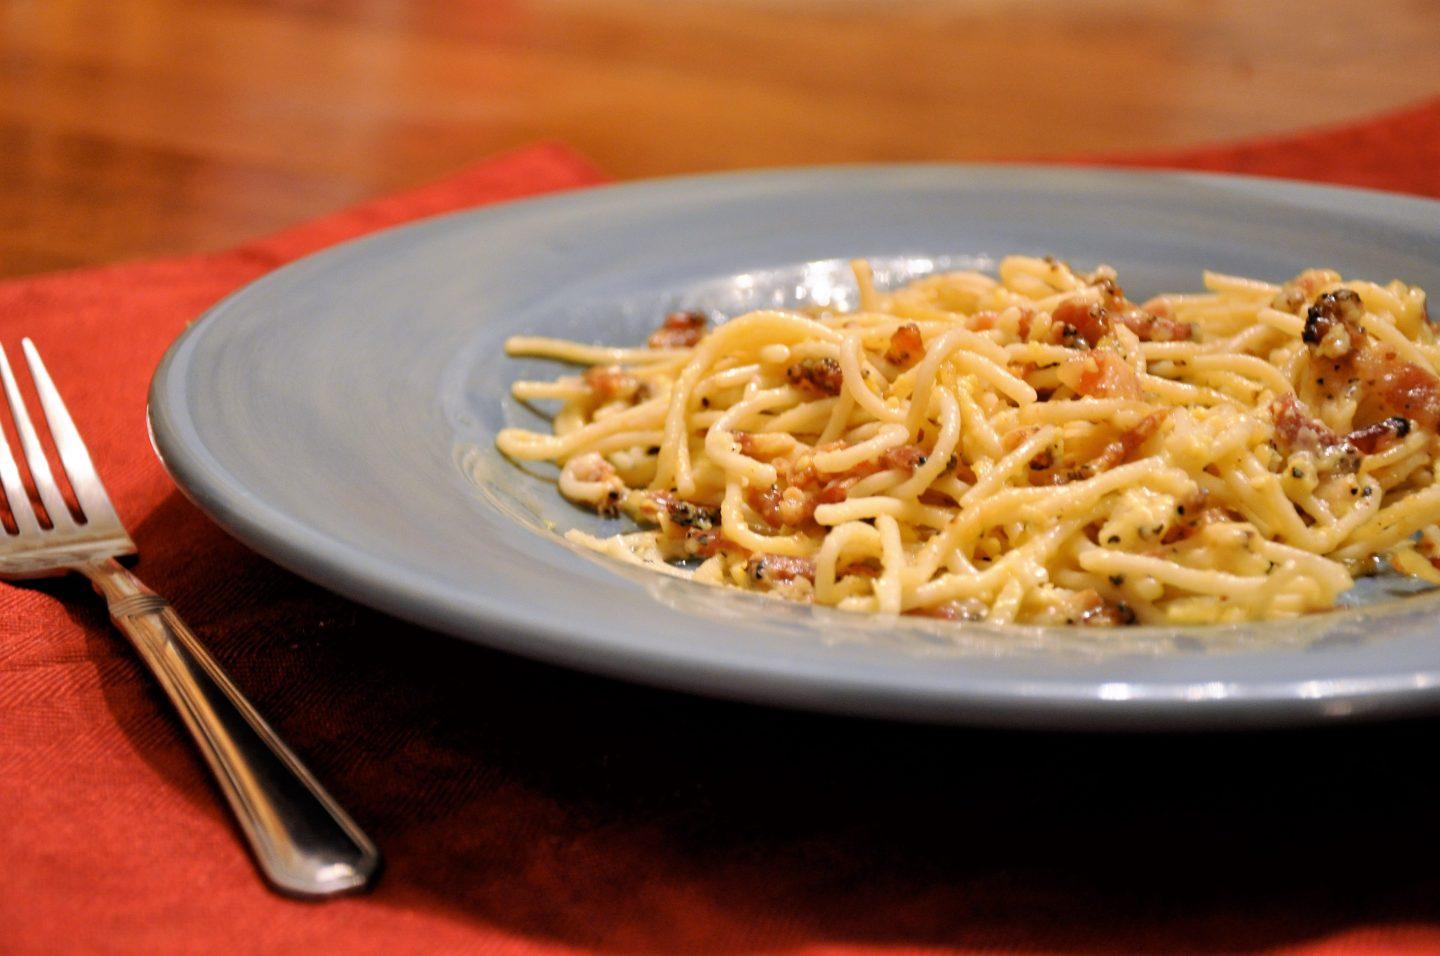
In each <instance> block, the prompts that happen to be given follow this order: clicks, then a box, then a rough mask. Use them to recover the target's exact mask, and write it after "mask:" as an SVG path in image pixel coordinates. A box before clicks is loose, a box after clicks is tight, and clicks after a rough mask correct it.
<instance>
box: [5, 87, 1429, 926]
mask: <svg viewBox="0 0 1440 956" xmlns="http://www.w3.org/2000/svg"><path fill="white" fill-rule="evenodd" d="M1077 161H1080V162H1105V163H1109V164H1115V165H1143V166H1169V167H1176V168H1192V169H1214V170H1230V171H1238V172H1248V173H1255V174H1263V175H1280V176H1288V177H1295V178H1305V179H1313V180H1320V181H1328V182H1337V183H1346V184H1354V185H1362V186H1371V187H1376V188H1382V189H1395V190H1400V191H1408V192H1415V193H1422V194H1426V195H1431V196H1440V100H1434V101H1430V102H1428V103H1424V104H1421V105H1418V106H1416V107H1414V108H1411V109H1408V110H1405V111H1402V112H1399V113H1395V114H1391V115H1388V116H1385V117H1381V118H1379V119H1375V120H1373V121H1368V122H1364V123H1360V124H1353V125H1348V126H1343V127H1337V128H1333V129H1329V130H1322V131H1318V132H1314V133H1308V134H1303V135H1298V136H1291V137H1283V138H1274V139H1269V140H1265V141H1257V142H1251V143H1246V144H1242V145H1236V146H1222V147H1214V148H1206V149H1197V150H1188V151H1184V152H1175V153H1166V154H1154V155H1145V156H1135V157H1121V158H1118V159H1117V158H1103V157H1079V158H1078V159H1077ZM602 178H603V177H602V176H601V175H600V173H599V172H598V171H597V170H596V169H595V168H594V167H592V166H591V165H590V164H589V163H587V162H586V161H585V160H584V159H583V158H581V157H579V156H578V155H576V154H575V153H573V152H572V151H570V150H569V149H567V148H565V147H564V146H560V145H541V146H536V147H531V148H528V149H522V150H518V151H516V152H513V153H510V154H507V155H504V156H501V157H498V158H495V159H491V160H488V161H486V162H483V163H481V164H479V165H477V166H475V167H473V168H471V169H468V170H466V171H464V172H461V173H460V174H458V175H456V176H453V177H450V178H448V179H446V180H443V181H441V182H438V183H435V184H433V185H430V186H426V187H423V188H421V189H417V190H414V191H411V192H408V193H404V194H401V195H397V196H392V197H388V198H385V199H380V200H377V201H374V202H371V203H367V204H364V205H362V206H359V207H356V208H354V209H351V210H347V211H345V212H342V213H339V214H337V215H335V216H331V217H328V218H326V219H323V220H320V221H317V222H314V223H308V224H305V225H302V226H297V227H295V228H293V229H289V230H286V231H285V232H282V233H280V234H278V235H274V236H271V237H268V238H265V239H261V240H258V241H256V242H253V243H248V244H246V245H244V246H241V247H239V248H236V249H234V250H231V251H228V252H223V253H218V254H213V255H201V256H191V257H186V258H179V259H168V260H162V261H156V262H144V263H131V264H122V265H116V266H109V267H105V268H100V269H91V270H85V271H79V272H70V273H61V274H57V275H50V276H41V277H37V278H31V279H22V280H19V281H11V282H6V283H3V284H0V342H3V344H5V345H6V346H7V347H13V346H15V345H17V344H18V340H19V338H20V336H22V335H29V336H31V337H32V338H34V339H35V341H36V343H37V344H38V345H39V347H40V349H41V351H42V353H43V354H44V355H45V356H46V360H47V364H48V365H49V367H50V369H51V372H52V374H53V375H54V376H55V378H56V379H57V382H58V384H59V386H60V389H61V391H62V392H63V394H64V395H65V397H66V399H67V401H68V402H69V404H70V406H71V409H72V412H73V413H74V417H75V419H76V421H77V423H78V425H79V427H80V429H81V432H82V433H83V434H84V436H85V438H86V440H87V442H88V443H89V445H90V449H91V452H92V454H93V456H94V458H95V460H96V464H97V466H98V468H99V470H100V473H101V475H102V477H103V478H104V480H105V482H106V485H107V486H108V487H109V489H110V492H111V495H112V497H113V498H114V500H115V503H116V506H117V509H118V510H119V512H120V514H121V516H122V518H123V519H124V520H125V522H126V524H127V525H128V526H129V527H130V529H131V530H132V532H133V535H134V537H135V539H136V541H137V543H138V544H139V546H140V550H141V554H142V560H141V562H140V564H139V567H138V571H139V573H140V574H141V576H142V577H144V579H145V580H146V581H147V582H148V583H150V584H151V585H152V586H153V587H154V588H155V589H156V590H157V591H159V592H160V593H162V594H165V595H166V596H167V597H169V598H170V599H171V601H172V602H173V603H174V604H175V605H176V607H177V608H178V609H179V610H180V612H181V613H182V615H183V616H184V617H185V618H186V619H187V620H188V621H189V623H190V624H191V625H192V626H193V627H194V629H195V630H196V631H197V632H198V633H199V634H200V635H201V636H202V637H203V639H204V640H205V641H206V643H207V645H208V646H209V647H210V648H211V649H212V651H213V652H214V654H215V656H216V657H217V658H218V659H219V660H220V661H221V662H222V664H223V665H224V666H225V667H226V668H227V669H228V670H229V671H230V673H231V674H232V676H233V677H234V678H235V679H236V681H237V683H238V684H239V685H240V686H241V687H242V688H244V689H245V691H246V693H247V694H249V695H250V697H251V698H252V699H253V700H254V701H255V703H256V705H257V706H258V707H259V709H260V710H261V712H262V713H264V714H266V715H267V716H268V717H269V719H270V720H271V722H272V723H273V724H274V725H275V726H276V727H277V729H278V730H279V731H280V733H281V735H282V736H283V737H284V738H285V739H286V740H288V741H289V742H290V743H291V744H292V745H293V746H294V748H295V749H296V750H297V751H299V752H300V753H301V754H302V755H303V756H304V757H305V758H306V759H307V761H308V762H309V763H310V765H311V766H312V767H313V769H314V770H315V771H316V772H317V773H318V775H319V776H320V777H321V778H322V779H323V780H325V781H326V782H327V783H328V785H329V786H330V787H331V789H332V790H333V792H334V793H335V794H336V796H337V797H338V798H339V799H340V800H341V802H342V803H344V804H345V805H346V806H347V807H348V808H350V810H351V811H352V813H353V815H354V816H355V817H356V818H357V820H358V821H359V822H360V823H361V825H362V826H363V827H365V828H366V829H367V830H368V831H369V832H370V833H371V834H372V835H373V836H374V837H375V838H376V839H377V840H378V841H379V842H380V843H381V845H382V848H383V849H384V851H385V852H386V855H387V859H388V864H389V868H388V872H387V873H386V874H385V876H384V878H383V879H382V881H381V883H380V885H379V887H378V889H377V890H376V891H375V892H374V893H372V894H370V895H368V896H362V897H355V898H350V899H346V900H342V901H336V902H331V903H326V904H323V905H316V904H306V903H300V902H294V901H289V900H285V899H281V898H279V897H276V896H274V895H272V894H271V893H269V892H267V891H266V890H265V889H264V888H263V887H262V886H261V884H260V882H259V880H258V879H257V878H256V876H255V874H254V872H253V870H252V867H251V865H250V862H249V860H248V859H247V858H246V856H245V853H244V850H243V848H242V845H241V842H240V839H239V837H238V836H237V834H236V832H235V830H234V828H233V826H232V824H231V822H230V820H229V818H228V816H227V814H226V811H225V810H224V808H223V806H222V803H221V801H220V798H219V797H218V795H217V793H216V792H215V791H214V790H213V788H212V787H211V785H210V783H209V781H208V779H207V777H206V775H205V773H204V771H203V770H202V767H201V764H200V761H199V760H198V758H197V757H196V755H195V754H194V752H193V751H192V749H191V748H190V746H189V744H188V742H187V741H186V739H185V738H184V736H183V733H182V731H181V730H180V728H179V726H178V722H177V721H176V719H175V718H174V717H173V716H172V714H171V712H170V710H169V707H168V705H167V704H166V702H165V701H164V699H163V697H162V696H161V694H160V692H159V691H158V690H157V689H156V688H155V687H154V686H153V684H152V682H151V680H150V679H149V677H148V676H147V675H146V674H145V673H143V672H142V670H141V669H140V667H139V666H138V665H137V664H136V663H135V661H134V660H133V658H132V656H131V654H130V653H129V651H128V649H127V648H126V646H125V644H124V641H123V639H122V638H120V637H119V636H118V635H117V634H115V633H113V632H112V629H111V628H110V626H109V624H108V622H107V620H106V617H105V612H104V609H103V607H102V606H101V604H100V603H99V602H98V600H96V599H95V598H94V596H93V595H91V594H90V593H89V592H88V590H86V588H85V587H84V586H83V585H82V584H81V583H79V582H77V581H63V580H62V581H56V582H50V583H44V584H40V585H36V586H29V587H14V586H10V585H5V584H0V952H6V953H16V954H19V953H53V952H127V953H128V952H137V953H141V952H143V953H147V954H152V953H206V952H216V953H230V952H236V951H259V952H290V951H295V950H300V949H302V948H304V949H315V950H320V951H345V952H376V953H411V952H414V953H420V952H484V953H552V952H574V951H613V952H641V951H653V952H666V953H677V952H733V951H746V952H753V951H797V952H806V953H818V952H857V953H858V952H881V951H883V952H901V951H907V952H909V951H924V952H941V951H945V952H949V951H990V950H1007V951H1017V950H1028V951H1056V950H1085V951H1109V950H1136V949H1139V950H1153V951H1166V952H1178V951H1198V950H1216V949H1219V950H1227V951H1234V950H1256V949H1273V950H1275V951H1283V952H1307V953H1327V952H1336V953H1338V952H1342V951H1343V952H1347V953H1353V952H1394V951H1401V950H1409V949H1421V948H1430V949H1435V948H1440V913H1437V910H1436V905H1437V904H1436V900H1437V899H1440V878H1437V877H1436V876H1435V874H1434V873H1433V868H1432V867H1431V866H1430V865H1429V864H1428V862H1427V855H1428V849H1427V848H1428V847H1430V846H1434V845H1435V842H1436V838H1437V837H1440V823H1437V815H1436V814H1435V813H1434V810H1433V805H1432V803H1433V801H1432V800H1431V799H1430V798H1429V795H1428V793H1426V792H1424V791H1422V790H1421V789H1420V787H1419V786H1418V785H1417V783H1416V781H1415V779H1413V777H1414V774H1412V768H1419V767H1421V766H1423V765H1425V764H1428V762H1429V754H1430V753H1431V750H1432V748H1433V735H1434V731H1435V730H1436V729H1437V728H1436V726H1435V723H1434V722H1433V721H1416V722H1409V723H1394V724H1389V725H1384V726H1375V727H1357V728H1338V729H1320V730H1315V731H1309V732H1303V733H1298V732H1295V733H1274V734H1253V735H1247V736H1244V737H1234V736H1226V737H1217V736H1200V735H1193V736H1184V737H1126V736H1073V737H1072V736H1068V735H1063V734H1033V733H1030V734H1022V733H1002V732H982V731H966V730H955V729H944V728H928V727H906V726H898V725H891V724H884V723H878V722H870V721H860V720H845V719H839V718H830V717H818V716H810V715H804V714H793V713H787V712H782V711H774V710H766V709H762V708H755V707H747V706H742V705H738V704H728V703H723V702H715V701H707V700H701V699H696V698H690V697H684V696H681V695H675V694H669V693H665V692H661V691H655V690H648V689H644V688H639V687H632V686H629V685H625V684H621V683H617V682H613V681H608V680H603V679H599V678H592V677H587V676H584V675H581V674H577V673H572V672H569V671H564V670H560V669H556V668H551V667H547V666H543V665H539V664H532V663H529V662H526V661H523V660H520V659H517V658H513V657H508V656H505V655H501V654H497V653H493V652H489V651H486V650H484V649H481V648H478V647H474V646H471V645H468V644H465V643H462V642H460V641H454V640H450V639H447V638H444V637H440V636H438V635H434V634H431V633H428V632H426V631H423V630H420V629H418V628H414V627H412V626H410V625H407V624H403V623H400V622H398V621H395V620H393V619H390V618H387V617H385V616H383V615H380V614H377V613H375V612H371V611H369V610H366V609H364V608H362V607H359V606H357V605H354V604H351V603H349V602H346V601H343V600H341V599H339V598H336V597H333V596H331V595H329V594H328V593H326V592H324V591H322V590H321V589H319V588H316V587H314V586H312V585H309V584H307V583H305V582H303V581H301V580H299V579H297V578H295V577H294V576H292V575H290V574H288V573H286V572H284V571H281V570H280V569H278V568H277V567H275V566H273V565H271V564H269V563H268V562H266V561H264V560H262V559H260V558H258V557H257V556H255V555H253V554H252V553H250V552H249V551H248V550H246V549H245V548H244V547H242V546H240V545H239V544H237V543H236V542H234V541H232V540H231V539H229V538H228V537H226V536H225V535H224V534H222V533H221V532H220V531H219V530H218V529H217V528H215V526H213V525H212V524H211V523H210V522H209V521H208V520H206V519H205V518H203V517H202V516H201V515H200V514H199V513H198V512H196V511H195V510H194V508H193V507H192V506H191V505H190V504H189V503H188V502H186V500H185V499H184V498H183V497H182V496H181V495H180V494H179V492H177V491H176V490H175V488H174V486H173V485H172V484H171V483H170V482H169V480H168V479H167V477H166V476H165V474H164V472H163V470H162V469H161V467H160V465H159V463H158V462H157V461H156V460H155V458H154V456H153V454H152V452H151V449H150V444H149V441H148V437H147V435H146V430H145V420H144V408H145V393H146V388H147V385H148V382H149V378H150V375H151V372H152V370H153V369H154V367H155V364H156V363H157V362H158V361H159V359H160V356H161V354H162V353H163V351H164V349H165V347H166V346H167V345H168V344H169V342H170V341H171V340H172V339H173V338H174V337H175V335H176V334H178V333H179V332H180V331H181V329H183V328H184V326H185V324H186V323H187V322H189V321H191V320H193V319H194V318H195V317H196V316H197V315H199V314H200V313H201V312H202V311H203V310H204V309H205V308H207V307H208V306H209V305H211V304H213V303H214V302H215V301H216V300H217V299H219V298H221V297H222V296H224V295H225V294H226V293H228V292H230V291H232V290H234V289H236V288H238V287H239V286H241V285H243V284H245V283H246V282H248V281H250V280H252V279H254V278H256V277H258V276H260V275H262V274H263V273H265V272H267V271H269V270H271V269H273V268H275V267H277V266H279V265H281V264H283V263H284V262H287V261H289V260H291V259H294V258H296V257H297V256H300V255H303V254H305V253H308V252H311V251H313V250H315V249H318V248H321V247H324V246H326V245H329V244H332V243H334V242H338V241H340V240H343V239H347V238H350V237H352V236H356V235H360V234H362V233H365V232H369V231H372V230H374V229H378V228H382V227H384V226H389V225H393V224H396V223H400V222H404V221H408V220H411V219H414V218H417V217H420V216H424V215H429V214H432V213H439V212H445V211H450V210H454V209H460V208H465V207H470V206H478V205H483V204H486V203H491V202H498V201H503V200H509V199H516V198H520V197H522V196H527V195H532V194H536V193H542V192H547V191H554V190H561V189H569V188H576V187H582V186H588V185H592V184H595V183H597V182H600V181H601V180H602Z"/></svg>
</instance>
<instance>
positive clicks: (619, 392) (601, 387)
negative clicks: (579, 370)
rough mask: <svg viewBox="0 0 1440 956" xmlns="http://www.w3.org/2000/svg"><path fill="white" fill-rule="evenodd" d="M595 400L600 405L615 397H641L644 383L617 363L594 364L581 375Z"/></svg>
mask: <svg viewBox="0 0 1440 956" xmlns="http://www.w3.org/2000/svg"><path fill="white" fill-rule="evenodd" d="M583 378H584V381H585V384H586V385H587V386H588V387H589V389H590V392H591V394H593V395H594V396H595V398H596V400H597V401H599V402H600V403H601V404H602V405H603V404H605V403H606V402H613V401H615V400H616V399H622V398H623V399H631V398H643V397H644V394H643V393H644V391H645V386H644V384H643V383H642V382H641V381H640V380H639V379H638V378H636V377H635V376H634V375H631V374H630V373H629V372H627V371H625V370H624V369H622V368H621V367H620V366H618V365H596V366H593V367H591V368H588V369H586V370H585V374H584V376H583Z"/></svg>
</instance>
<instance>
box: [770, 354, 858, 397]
mask: <svg viewBox="0 0 1440 956" xmlns="http://www.w3.org/2000/svg"><path fill="white" fill-rule="evenodd" d="M785 378H786V380H787V381H789V383H790V384H791V385H794V386H795V387H796V388H798V389H800V390H802V391H805V392H809V393H810V394H812V395H839V394H840V387H841V386H842V385H844V384H845V375H844V373H843V372H841V371H840V363H839V362H837V361H835V360H834V359H832V358H818V359H817V358H807V359H801V360H800V361H798V362H796V363H795V364H794V365H791V366H790V367H789V368H787V369H786V370H785Z"/></svg>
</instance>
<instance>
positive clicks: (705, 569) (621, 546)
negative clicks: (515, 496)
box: [497, 256, 1440, 625]
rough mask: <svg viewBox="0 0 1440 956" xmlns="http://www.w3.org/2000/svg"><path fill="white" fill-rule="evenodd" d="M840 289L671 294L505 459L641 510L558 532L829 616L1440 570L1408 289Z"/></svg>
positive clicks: (1055, 609) (1351, 285)
mask: <svg viewBox="0 0 1440 956" xmlns="http://www.w3.org/2000/svg"><path fill="white" fill-rule="evenodd" d="M853 268H854V271H855V277H856V281H857V284H858V287H859V307H858V308H857V309H855V310H853V311H841V310H830V309H825V308H819V307H811V308H807V309H805V310H795V311H781V310H767V311H757V312H751V313H749V314H746V315H741V316H737V317H735V318H732V319H730V320H729V321H726V322H724V323H723V324H720V325H717V326H713V327H712V326H711V324H710V317H708V316H706V315H704V314H701V313H697V312H677V313H672V314H671V315H669V316H667V317H666V318H665V320H664V323H663V325H662V326H661V327H660V328H659V330H657V331H656V332H655V333H654V334H653V335H651V336H650V338H649V341H648V342H647V343H646V344H645V346H643V347H639V348H609V347H599V346H591V345H584V344H579V343H575V342H567V341H561V340H555V339H543V338H533V337H517V338H513V339H511V340H510V341H509V342H508V343H507V351H508V352H509V354H511V355H517V356H535V357H543V358H549V359H554V360H557V361H560V362H565V363H569V364H572V365H577V366H583V367H584V371H583V372H581V373H580V374H574V375H566V376H562V377H560V378H557V379H555V380H553V381H520V382H516V383H515V384H514V386H513V388H512V393H513V395H514V396H515V397H516V398H517V399H519V400H522V401H525V402H532V403H533V402H538V401H542V400H551V401H555V402H558V403H559V407H558V411H557V412H556V413H555V414H554V417H553V423H552V430H551V432H550V433H540V432H534V431H527V430H522V429H514V428H510V429H505V430H503V431H502V432H501V433H500V434H499V436H498V438H497V444H498V446H499V448H500V450H501V451H502V452H503V453H504V454H505V455H507V456H510V457H511V458H513V459H516V460H523V461H537V460H545V461H551V462H555V463H556V464H558V465H559V466H560V475H559V490H560V492H561V494H563V495H564V496H565V497H566V498H568V499H570V500H571V501H573V502H576V503H577V504H581V505H584V506H588V507H591V508H594V509H596V510H598V511H599V512H600V513H602V514H605V515H624V516H626V517H628V518H629V519H631V520H632V521H633V522H635V523H636V525H638V526H639V530H633V531H630V532H628V533H619V534H616V535H614V536H611V537H608V538H596V537H593V536H590V535H586V534H583V533H581V532H579V531H571V532H570V533H569V534H568V535H567V537H569V538H570V539H571V540H572V541H576V542H578V543H580V544H583V545H585V546H588V547H592V548H595V549H597V550H599V551H602V552H605V553H607V554H610V555H612V556H614V557H617V558H620V559H623V560H626V561H632V562H638V563H642V564H646V565H650V566H653V567H655V568H656V569H658V570H662V571H665V572H667V573H671V574H681V575H687V576H689V577H691V578H693V579H694V580H696V581H701V582H708V583H711V584H717V585H729V586H734V587H738V588H744V589H747V590H755V591H763V592H768V593H772V594H775V595H779V596H781V597H785V598H790V599H793V600H799V601H811V602H814V603H817V604H825V605H833V606H836V607H839V608H842V609H846V610H852V611H861V612H880V613H887V614H918V615H927V616H932V617H940V618H948V619H955V620H982V619H983V620H987V621H993V622H1000V623H1007V622H1016V623H1027V624H1060V625H1063V624H1091V625H1095V624H1099V625H1120V624H1133V623H1155V624H1173V623H1197V624H1200V623H1219V622H1232V621H1243V620H1255V619H1266V618H1277V617H1288V616H1295V615H1300V614H1305V613H1309V612H1314V611H1320V610H1324V609H1327V608H1331V607H1333V606H1334V604H1335V602H1336V599H1337V597H1338V596H1339V595H1341V594H1342V593H1344V592H1345V591H1346V590H1347V589H1349V588H1350V587H1352V585H1353V584H1354V580H1355V578H1356V576H1359V575H1363V574H1370V573H1375V572H1376V571H1378V570H1380V569H1382V568H1386V567H1388V568H1393V569H1394V570H1395V571H1398V572H1400V573H1403V574H1406V575H1410V576H1412V577H1417V578H1420V579H1423V580H1424V581H1427V582H1429V583H1432V584H1440V570H1437V567H1440V528H1437V522H1440V482H1437V480H1436V478H1437V467H1440V459H1437V451H1440V443H1437V437H1436V430H1437V426H1440V377H1437V370H1440V343H1437V340H1436V335H1435V332H1434V330H1433V328H1432V326H1431V324H1430V322H1429V318H1428V315H1427V313H1426V305H1425V294H1424V292H1423V291H1421V290H1420V289H1418V288H1412V287H1409V286H1406V285H1404V284H1402V283H1400V282H1398V281H1396V282H1390V283H1389V284H1387V285H1380V284H1377V283H1375V282H1369V281H1356V280H1348V281H1347V280H1342V278H1341V277H1340V276H1339V275H1338V274H1336V273H1335V272H1332V271H1328V270H1323V269H1312V270H1308V271H1306V272H1303V273H1301V274H1300V275H1298V276H1295V277H1294V278H1293V279H1291V280H1289V281H1287V282H1285V283H1284V284H1283V285H1273V284H1270V283H1266V282H1261V281H1257V280H1254V279H1246V278H1239V277H1235V276H1229V275H1221V274H1217V273H1208V272H1207V273H1206V274H1205V276H1204V286H1205V289H1206V291H1205V292H1203V293H1197V294H1164V295H1160V296H1157V297H1155V298H1152V299H1150V300H1149V301H1146V302H1145V303H1143V304H1136V303H1134V302H1132V301H1130V300H1129V299H1128V298H1126V296H1125V293H1124V291H1123V289H1122V288H1121V286H1120V285H1119V284H1118V278H1119V277H1118V276H1117V275H1116V274H1115V272H1114V270H1112V269H1110V268H1108V267H1105V266H1101V267H1100V268H1098V269H1096V270H1095V271H1093V272H1088V273H1087V272H1081V271H1078V270H1076V269H1073V268H1071V267H1070V266H1068V265H1067V264H1065V263H1063V262H1059V261H1056V260H1054V259H1049V258H1047V259H1037V258H1030V257H1023V256H1011V257H1008V258H1006V259H1005V260H1003V261H1002V262H1001V264H1000V266H999V269H998V276H997V277H991V276H988V275H985V274H982V273H979V272H950V273H944V274H937V275H933V276H930V277H927V278H923V279H920V280H918V281H915V282H912V283H911V284H909V285H907V286H905V287H903V288H900V289H898V290H894V291H889V292H885V291H881V290H878V289H877V288H875V285H874V282H873V281H872V275H871V271H870V269H869V266H868V265H867V264H866V263H865V262H863V261H857V262H855V263H854V264H853Z"/></svg>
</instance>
